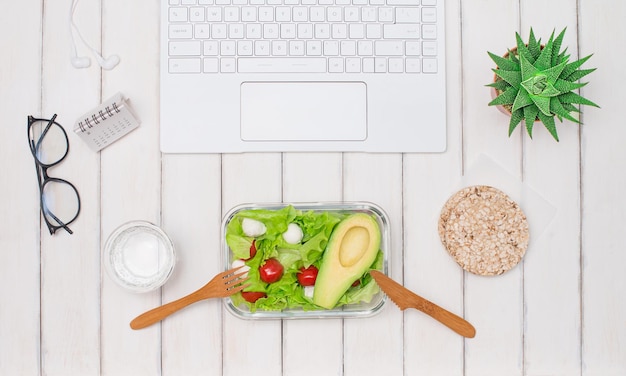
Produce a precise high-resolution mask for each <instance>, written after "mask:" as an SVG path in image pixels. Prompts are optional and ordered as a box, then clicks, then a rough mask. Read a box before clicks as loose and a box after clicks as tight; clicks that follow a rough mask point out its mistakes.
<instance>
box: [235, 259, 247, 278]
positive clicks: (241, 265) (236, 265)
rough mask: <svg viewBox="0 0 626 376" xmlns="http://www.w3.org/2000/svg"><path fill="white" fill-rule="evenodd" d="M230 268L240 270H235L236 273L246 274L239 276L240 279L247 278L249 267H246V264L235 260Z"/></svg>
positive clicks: (240, 260)
mask: <svg viewBox="0 0 626 376" xmlns="http://www.w3.org/2000/svg"><path fill="white" fill-rule="evenodd" d="M230 266H231V267H232V268H233V269H235V268H241V269H239V270H237V273H241V272H246V273H245V274H242V275H241V278H246V277H247V276H248V270H250V267H249V266H248V265H246V262H245V261H243V260H242V259H237V260H235V261H233V263H232V264H231V265H230Z"/></svg>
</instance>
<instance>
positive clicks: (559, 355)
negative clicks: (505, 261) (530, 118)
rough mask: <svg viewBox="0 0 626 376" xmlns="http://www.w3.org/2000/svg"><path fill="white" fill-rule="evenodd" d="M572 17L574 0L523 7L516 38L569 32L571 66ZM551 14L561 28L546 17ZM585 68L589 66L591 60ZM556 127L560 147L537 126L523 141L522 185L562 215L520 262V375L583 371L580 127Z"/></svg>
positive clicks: (530, 3)
mask: <svg viewBox="0 0 626 376" xmlns="http://www.w3.org/2000/svg"><path fill="white" fill-rule="evenodd" d="M577 10H578V8H577V4H576V1H573V0H559V1H551V2H549V3H548V2H545V1H539V0H532V1H529V0H525V1H523V2H522V3H521V20H522V22H521V30H520V33H522V34H524V35H525V38H527V37H528V33H529V30H530V27H533V30H534V32H535V35H541V36H542V39H543V40H544V41H545V40H547V39H548V38H549V36H550V33H552V32H553V30H555V29H556V32H557V33H558V32H560V31H561V30H562V29H563V28H565V27H567V32H566V35H565V40H564V41H563V46H567V47H568V50H567V51H568V52H569V53H570V54H572V57H571V59H570V61H574V60H575V59H576V58H577V56H578V43H577V41H578V38H579V35H580V30H579V29H578V25H577ZM556 12H558V13H559V14H560V15H561V16H560V17H559V20H558V22H557V21H555V20H554V19H553V17H551V16H549V15H550V14H554V13H556ZM535 25H536V26H535ZM587 64H589V67H592V66H593V61H590V62H588V63H587ZM587 64H586V65H587ZM589 67H586V66H584V68H589ZM589 77H591V79H593V78H594V77H593V75H592V76H589ZM557 127H558V132H559V138H560V141H559V142H558V143H556V142H554V140H553V139H552V137H551V135H550V134H549V133H548V132H547V130H546V129H545V127H544V126H543V124H540V123H539V124H537V126H536V127H535V128H536V129H533V139H532V140H530V139H529V138H528V137H527V136H524V138H525V139H524V148H523V149H524V150H523V153H524V171H523V176H524V182H525V183H526V184H528V185H530V186H532V187H533V188H534V189H535V190H536V191H537V192H538V193H539V194H540V195H542V196H543V197H544V198H545V199H546V200H547V201H549V202H551V203H552V205H555V206H556V207H558V208H560V210H559V211H558V212H557V213H556V214H555V217H554V218H553V220H552V222H551V223H550V224H549V227H548V228H547V229H545V232H544V233H543V234H541V235H538V234H534V236H533V234H531V237H532V238H533V240H532V241H531V245H530V247H529V250H528V252H527V254H526V256H525V261H524V371H525V373H526V374H530V375H533V374H539V375H541V374H548V375H563V376H565V375H577V374H580V372H581V366H580V365H581V363H580V360H581V357H580V343H581V314H580V304H581V302H580V295H579V292H580V195H581V190H580V176H579V167H580V137H579V126H578V125H577V124H574V123H572V122H568V121H565V122H563V123H557ZM555 171H559V173H558V174H555V173H554V172H555ZM529 210H532V209H529ZM546 280H547V281H549V282H548V283H546Z"/></svg>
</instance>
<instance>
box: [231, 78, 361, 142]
mask: <svg viewBox="0 0 626 376" xmlns="http://www.w3.org/2000/svg"><path fill="white" fill-rule="evenodd" d="M366 137H367V90H366V86H365V83H364V82H244V83H242V84H241V139H242V140H244V141H362V140H365V139H366Z"/></svg>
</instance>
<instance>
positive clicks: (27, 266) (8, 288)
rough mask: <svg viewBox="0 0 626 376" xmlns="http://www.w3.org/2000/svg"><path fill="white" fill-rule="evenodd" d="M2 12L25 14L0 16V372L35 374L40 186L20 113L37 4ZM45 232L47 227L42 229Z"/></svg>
mask: <svg viewBox="0 0 626 376" xmlns="http://www.w3.org/2000/svg"><path fill="white" fill-rule="evenodd" d="M3 11H5V12H7V13H5V14H17V13H20V12H26V13H28V14H29V15H30V17H31V18H30V22H31V23H30V25H31V27H29V28H23V24H22V21H23V20H20V19H18V18H16V17H2V22H0V31H1V32H2V33H3V35H12V34H13V33H14V32H15V30H22V32H21V33H20V38H6V37H5V38H0V47H1V48H2V51H3V57H2V59H0V106H2V107H1V108H2V109H3V111H2V113H3V123H4V124H3V125H2V138H1V139H0V171H3V173H4V175H5V178H4V179H3V182H4V183H3V184H0V210H2V212H3V215H2V216H1V217H0V218H1V219H0V223H1V224H2V228H3V231H2V232H3V235H2V236H0V271H1V272H0V302H2V303H0V304H1V305H0V374H15V375H38V374H39V373H40V372H41V367H40V366H41V363H40V354H41V343H40V313H41V307H40V300H39V298H40V278H41V277H40V254H41V252H45V251H46V250H45V249H41V247H40V236H46V233H45V232H40V226H39V224H40V220H39V200H38V195H39V190H38V188H37V177H36V175H35V169H34V168H33V166H34V162H33V157H32V155H31V153H30V150H29V148H28V141H27V138H26V119H27V116H28V115H29V114H32V115H33V116H35V115H37V116H38V115H40V111H41V79H42V78H41V64H42V34H41V33H42V18H43V16H42V9H41V4H39V3H38V2H35V1H30V2H25V3H12V4H5V6H4V7H3ZM43 231H47V228H46V229H45V230H43Z"/></svg>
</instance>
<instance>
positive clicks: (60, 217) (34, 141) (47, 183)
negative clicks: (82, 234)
mask: <svg viewBox="0 0 626 376" xmlns="http://www.w3.org/2000/svg"><path fill="white" fill-rule="evenodd" d="M56 117H57V115H56V114H54V116H52V119H37V118H34V117H32V116H28V144H29V145H30V151H31V153H32V154H33V158H35V169H36V170H37V181H38V182H39V201H40V207H41V213H42V214H43V218H44V220H45V221H46V225H47V226H48V230H50V234H54V233H55V232H56V231H57V230H59V229H61V228H62V229H64V230H65V231H67V232H69V233H70V234H72V230H70V228H69V227H68V225H69V224H70V223H72V222H74V220H75V219H76V217H78V213H79V212H80V196H79V195H78V190H76V187H74V185H73V184H72V183H70V182H69V181H67V180H64V179H59V178H52V177H50V176H49V175H48V169H49V168H50V167H53V166H56V165H58V164H59V163H61V161H63V159H65V157H66V156H67V153H68V152H69V150H70V143H69V140H68V138H67V133H66V132H65V129H63V127H62V126H61V124H59V123H57V122H56V121H55V119H56Z"/></svg>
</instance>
